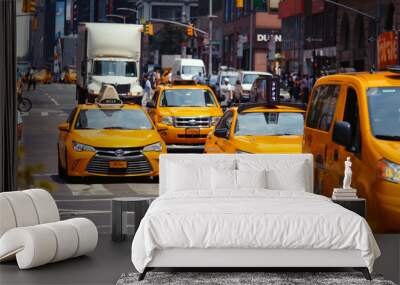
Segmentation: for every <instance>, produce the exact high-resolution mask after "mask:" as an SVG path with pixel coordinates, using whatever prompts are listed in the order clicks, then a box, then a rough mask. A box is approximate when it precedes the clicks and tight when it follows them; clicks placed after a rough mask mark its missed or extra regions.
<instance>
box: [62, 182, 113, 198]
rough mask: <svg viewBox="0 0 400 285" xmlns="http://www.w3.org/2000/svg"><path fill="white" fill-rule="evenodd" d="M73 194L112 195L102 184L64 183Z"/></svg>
mask: <svg viewBox="0 0 400 285" xmlns="http://www.w3.org/2000/svg"><path fill="white" fill-rule="evenodd" d="M65 185H66V186H67V187H68V189H69V190H71V192H72V195H73V196H90V195H113V193H111V192H110V191H108V190H107V189H106V188H105V187H104V185H103V184H91V185H87V184H65Z"/></svg>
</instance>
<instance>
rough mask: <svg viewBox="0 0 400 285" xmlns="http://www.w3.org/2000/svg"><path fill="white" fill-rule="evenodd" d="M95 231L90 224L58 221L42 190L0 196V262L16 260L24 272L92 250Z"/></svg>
mask: <svg viewBox="0 0 400 285" xmlns="http://www.w3.org/2000/svg"><path fill="white" fill-rule="evenodd" d="M97 239H98V233H97V228H96V226H95V225H94V224H93V222H92V221H90V220H88V219H85V218H74V219H69V220H65V221H60V215H59V213H58V208H57V205H56V203H55V201H54V200H53V198H52V196H51V195H50V194H49V193H48V192H47V191H45V190H42V189H30V190H25V191H14V192H3V193H0V262H2V261H7V260H11V259H15V258H16V260H17V263H18V266H19V268H20V269H28V268H32V267H36V266H40V265H44V264H47V263H51V262H57V261H60V260H64V259H67V258H71V257H77V256H80V255H84V254H86V253H88V252H90V251H92V250H94V249H95V248H96V245H97Z"/></svg>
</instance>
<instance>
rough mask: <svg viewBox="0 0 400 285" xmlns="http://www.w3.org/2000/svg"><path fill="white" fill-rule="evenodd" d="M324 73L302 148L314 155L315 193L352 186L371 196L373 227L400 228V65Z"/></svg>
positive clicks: (315, 92) (314, 95)
mask: <svg viewBox="0 0 400 285" xmlns="http://www.w3.org/2000/svg"><path fill="white" fill-rule="evenodd" d="M395 71H396V72H378V73H352V74H338V75H330V76H325V77H322V78H320V79H319V80H318V81H317V82H316V84H315V86H314V88H313V91H312V94H311V98H310V101H309V106H308V110H307V118H306V126H305V134H304V144H303V146H304V147H303V152H306V153H312V154H313V155H314V158H315V164H314V165H315V174H314V179H315V181H314V186H315V192H316V193H321V194H323V195H325V196H328V197H330V196H331V195H332V191H333V188H340V187H342V182H343V173H344V161H345V160H346V158H347V157H350V158H351V161H352V164H353V167H352V169H353V175H352V177H353V179H352V184H351V186H352V187H353V188H355V189H357V191H358V196H360V197H362V198H365V199H366V200H367V219H368V222H369V224H370V225H371V227H372V228H373V230H374V231H375V232H386V233H387V232H396V233H399V232H400V87H399V86H400V79H399V78H400V77H399V72H400V69H397V70H395Z"/></svg>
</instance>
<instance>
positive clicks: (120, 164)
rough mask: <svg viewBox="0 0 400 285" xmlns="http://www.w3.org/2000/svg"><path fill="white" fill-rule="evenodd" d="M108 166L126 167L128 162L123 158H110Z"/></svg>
mask: <svg viewBox="0 0 400 285" xmlns="http://www.w3.org/2000/svg"><path fill="white" fill-rule="evenodd" d="M109 167H110V168H127V167H128V162H127V161H123V160H112V161H110V162H109Z"/></svg>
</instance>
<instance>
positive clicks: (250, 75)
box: [239, 71, 272, 102]
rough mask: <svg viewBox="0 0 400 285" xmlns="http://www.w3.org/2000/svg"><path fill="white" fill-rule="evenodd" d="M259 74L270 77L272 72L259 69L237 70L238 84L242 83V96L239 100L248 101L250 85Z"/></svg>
mask: <svg viewBox="0 0 400 285" xmlns="http://www.w3.org/2000/svg"><path fill="white" fill-rule="evenodd" d="M259 76H270V77H272V74H271V73H268V72H260V71H240V72H239V80H240V84H241V85H242V90H243V96H242V98H241V102H248V101H250V91H251V86H252V85H253V83H254V81H255V80H256V79H257V78H258V77H259Z"/></svg>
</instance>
